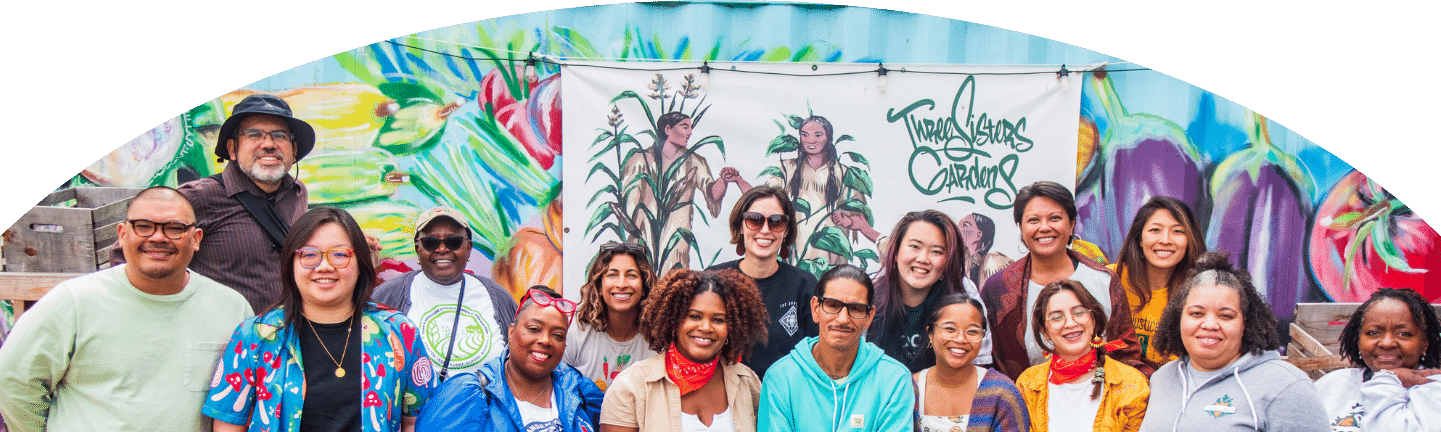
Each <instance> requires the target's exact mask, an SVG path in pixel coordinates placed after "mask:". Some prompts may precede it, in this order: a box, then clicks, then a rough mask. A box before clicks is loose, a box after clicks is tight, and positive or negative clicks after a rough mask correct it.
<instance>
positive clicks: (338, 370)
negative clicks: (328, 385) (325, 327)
mask: <svg viewBox="0 0 1441 432" xmlns="http://www.w3.org/2000/svg"><path fill="white" fill-rule="evenodd" d="M353 318H355V316H354V315H351V317H350V318H346V320H345V322H346V326H345V347H343V348H341V349H340V360H345V353H346V351H349V350H350V331H351V330H354V329H355V326H353V325H350V320H351V319H353ZM305 323H306V324H309V325H310V332H311V333H315V341H316V342H320V349H323V350H325V356H326V357H330V361H332V362H335V377H336V378H344V377H345V368H343V367H340V361H337V360H335V356H334V355H331V354H330V348H326V347H325V340H323V339H321V338H320V332H317V331H315V323H314V322H312V321H310V318H306V319H305Z"/></svg>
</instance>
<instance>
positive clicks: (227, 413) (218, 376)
mask: <svg viewBox="0 0 1441 432" xmlns="http://www.w3.org/2000/svg"><path fill="white" fill-rule="evenodd" d="M292 327H293V326H287V325H285V311H284V309H283V308H276V309H275V310H272V311H270V312H267V313H266V314H265V315H262V316H258V317H252V318H250V319H247V320H245V321H244V322H242V323H240V326H239V327H237V328H236V329H235V334H234V335H233V336H231V337H230V343H229V344H227V345H226V350H225V353H224V354H222V355H221V358H220V364H219V365H218V366H217V367H216V370H215V377H214V378H213V379H212V380H211V382H210V395H209V397H207V398H206V400H205V406H204V407H203V408H201V410H200V412H201V413H203V414H205V415H207V416H210V417H212V418H215V419H217V420H220V421H223V422H226V423H230V424H244V425H248V426H249V427H248V430H250V431H252V432H272V431H275V432H278V431H287V432H296V431H298V430H299V429H300V416H301V415H302V412H301V408H302V407H303V406H304V405H305V403H304V399H305V372H304V370H302V368H301V365H302V364H303V363H302V362H301V357H300V345H299V341H298V339H297V336H296V334H295V332H294V331H292ZM360 342H361V343H360V347H361V348H360V352H361V356H360V362H361V371H362V372H363V373H364V374H363V375H362V376H361V388H360V391H359V392H358V397H359V398H360V404H361V429H362V430H363V431H366V432H372V431H374V432H380V431H398V430H400V424H401V417H402V416H406V417H413V416H416V415H418V414H419V413H420V409H421V406H423V405H424V404H425V401H426V400H427V399H429V398H430V392H431V390H432V389H433V388H435V376H434V373H433V370H432V369H431V365H430V360H429V357H427V356H426V352H425V347H424V345H423V344H422V343H421V342H420V339H419V338H417V337H416V329H415V326H414V325H412V324H411V323H410V321H409V320H407V319H406V318H405V315H404V314H401V313H400V312H397V311H395V310H392V309H382V308H380V307H379V306H377V305H376V304H375V303H370V304H369V305H368V307H366V308H365V310H364V311H363V313H362V315H361V320H360Z"/></svg>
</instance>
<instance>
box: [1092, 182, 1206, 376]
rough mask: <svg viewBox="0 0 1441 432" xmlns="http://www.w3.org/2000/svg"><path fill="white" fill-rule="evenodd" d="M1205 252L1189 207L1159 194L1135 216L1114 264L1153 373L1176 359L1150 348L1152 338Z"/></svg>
mask: <svg viewBox="0 0 1441 432" xmlns="http://www.w3.org/2000/svg"><path fill="white" fill-rule="evenodd" d="M1204 252H1206V239H1205V238H1204V237H1202V236H1201V227H1200V225H1199V224H1198V223H1197V222H1196V216H1194V215H1192V214H1191V208H1190V207H1187V206H1186V203H1183V202H1181V200H1178V199H1175V198H1171V197H1163V196H1158V197H1152V198H1151V200H1150V201H1147V202H1146V205H1144V206H1141V209H1140V210H1139V211H1137V212H1136V220H1135V221H1133V222H1131V230H1130V231H1129V232H1127V233H1126V242H1125V246H1124V247H1122V249H1121V256H1120V257H1117V259H1116V263H1115V264H1112V265H1111V266H1110V268H1111V270H1113V271H1115V272H1116V274H1117V275H1118V276H1120V278H1121V286H1123V287H1125V290H1126V301H1127V303H1128V304H1130V305H1131V319H1132V320H1134V321H1135V328H1136V339H1137V340H1138V341H1139V342H1140V343H1141V358H1142V359H1143V360H1144V361H1146V362H1148V363H1151V366H1152V369H1153V370H1154V369H1155V368H1158V367H1160V366H1161V365H1162V364H1165V363H1166V362H1169V361H1171V360H1175V359H1176V358H1175V357H1174V356H1164V355H1161V354H1159V353H1157V352H1156V350H1155V349H1153V348H1151V335H1154V334H1155V333H1156V322H1158V321H1160V320H1161V310H1162V309H1165V308H1166V300H1167V299H1169V298H1170V297H1171V290H1174V289H1175V288H1176V287H1177V286H1180V285H1181V282H1183V281H1185V280H1186V278H1187V277H1188V276H1190V273H1191V267H1192V266H1193V265H1194V264H1195V263H1196V258H1198V257H1200V256H1201V254H1202V253H1204Z"/></svg>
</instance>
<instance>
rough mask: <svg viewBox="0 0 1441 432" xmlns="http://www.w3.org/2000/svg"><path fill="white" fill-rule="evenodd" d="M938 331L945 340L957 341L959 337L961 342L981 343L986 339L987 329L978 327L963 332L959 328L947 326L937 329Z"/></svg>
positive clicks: (971, 327)
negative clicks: (982, 339)
mask: <svg viewBox="0 0 1441 432" xmlns="http://www.w3.org/2000/svg"><path fill="white" fill-rule="evenodd" d="M936 331H937V332H940V334H941V338H944V339H945V340H956V338H957V337H960V338H961V340H964V341H966V342H980V340H981V338H984V337H986V329H983V328H981V326H978V325H972V326H968V327H966V328H965V329H964V330H962V329H961V328H959V327H956V326H954V325H949V324H947V325H942V326H940V327H938V328H936Z"/></svg>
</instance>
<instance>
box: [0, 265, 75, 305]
mask: <svg viewBox="0 0 1441 432" xmlns="http://www.w3.org/2000/svg"><path fill="white" fill-rule="evenodd" d="M84 275H85V273H15V272H0V300H30V301H34V300H39V299H40V297H41V296H44V295H45V293H47V292H50V289H51V288H54V287H55V285H57V284H59V283H61V282H64V281H67V280H70V279H74V278H76V277H78V276H84Z"/></svg>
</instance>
